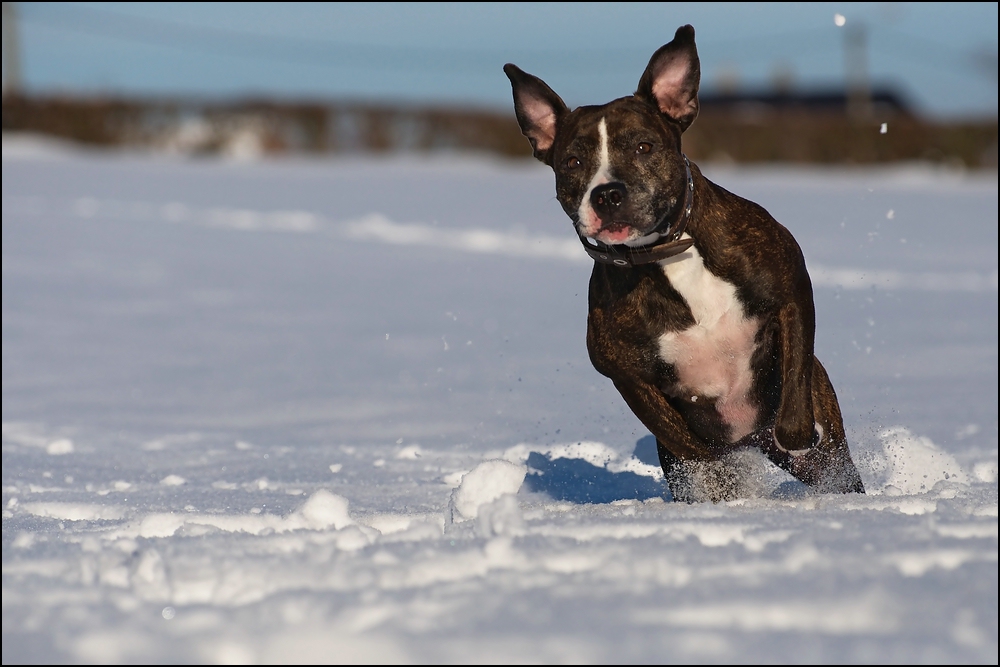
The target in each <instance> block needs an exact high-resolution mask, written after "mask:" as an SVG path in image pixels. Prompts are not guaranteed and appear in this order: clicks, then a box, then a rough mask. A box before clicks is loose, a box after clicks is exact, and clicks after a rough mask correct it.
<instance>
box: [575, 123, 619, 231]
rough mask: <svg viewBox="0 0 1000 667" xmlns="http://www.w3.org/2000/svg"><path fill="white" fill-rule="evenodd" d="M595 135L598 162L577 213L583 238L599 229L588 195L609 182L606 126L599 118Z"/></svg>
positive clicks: (609, 169) (599, 224)
mask: <svg viewBox="0 0 1000 667" xmlns="http://www.w3.org/2000/svg"><path fill="white" fill-rule="evenodd" d="M597 133H598V136H599V137H600V146H599V147H598V158H599V159H600V162H599V163H598V165H597V171H596V172H594V176H593V177H592V178H591V179H590V183H589V184H588V185H587V191H586V192H585V193H583V199H582V200H581V201H580V209H579V210H578V212H577V214H578V216H579V220H580V233H581V234H582V235H583V236H593V235H594V234H596V233H597V232H598V230H600V228H601V221H600V218H598V217H597V213H596V212H595V211H594V207H593V206H591V205H590V193H591V192H593V191H594V188H596V187H597V186H598V185H604V184H605V183H610V182H611V159H610V157H609V156H608V124H607V122H606V121H605V119H604V118H601V122H600V123H599V124H598V125H597Z"/></svg>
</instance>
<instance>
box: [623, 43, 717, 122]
mask: <svg viewBox="0 0 1000 667" xmlns="http://www.w3.org/2000/svg"><path fill="white" fill-rule="evenodd" d="M700 83H701V63H700V62H699V61H698V49H697V47H695V45H694V28H693V27H691V26H689V25H684V26H681V27H680V28H678V29H677V32H676V33H675V34H674V39H673V41H672V42H670V43H669V44H665V45H664V46H661V47H660V48H659V50H658V51H657V52H656V53H654V54H653V57H652V58H650V59H649V64H648V65H647V66H646V71H645V72H643V73H642V78H641V79H639V87H638V88H637V89H636V91H635V96H636V97H639V98H641V99H644V100H646V101H647V102H651V103H652V104H655V105H656V106H657V108H659V110H660V112H661V113H664V114H666V115H667V116H670V117H671V118H672V119H674V120H675V121H677V122H678V123H679V124H680V126H681V132H683V131H684V130H686V129H688V126H690V125H691V123H693V122H694V119H695V118H697V117H698V108H699V104H698V86H699V84H700Z"/></svg>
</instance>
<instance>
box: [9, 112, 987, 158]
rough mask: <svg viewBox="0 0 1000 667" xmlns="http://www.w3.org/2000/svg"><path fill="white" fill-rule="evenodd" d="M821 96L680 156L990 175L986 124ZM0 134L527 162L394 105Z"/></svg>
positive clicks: (72, 117)
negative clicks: (939, 168)
mask: <svg viewBox="0 0 1000 667" xmlns="http://www.w3.org/2000/svg"><path fill="white" fill-rule="evenodd" d="M828 97H829V96H827V97H825V98H823V100H825V101H823V102H822V103H819V102H817V103H809V100H808V99H791V100H789V99H783V100H782V99H779V100H777V101H775V100H773V99H763V98H761V99H743V100H733V99H731V97H730V98H720V99H718V100H713V98H712V97H711V96H705V97H704V98H703V100H702V112H701V115H700V116H699V118H698V121H697V122H696V123H695V124H694V125H693V126H692V127H691V128H690V129H689V130H688V132H687V133H686V134H685V137H684V149H685V152H687V154H688V155H690V156H691V157H692V158H693V159H696V160H699V159H700V160H705V159H711V160H723V161H732V162H737V163H755V162H792V163H823V164H844V163H877V162H893V161H900V160H924V161H927V160H929V161H933V162H948V163H953V164H961V165H965V166H967V167H986V168H996V167H997V121H996V119H995V118H993V119H984V120H967V121H951V122H946V121H930V120H926V119H921V118H918V117H916V116H914V115H913V114H911V113H909V111H908V110H906V109H905V108H904V107H902V106H900V105H894V104H889V103H886V104H882V105H881V106H880V105H872V106H871V108H870V109H869V110H868V112H867V113H865V114H864V115H863V116H858V115H857V114H853V115H852V114H848V113H846V111H845V107H844V106H843V105H842V104H840V103H839V102H836V101H834V102H830V100H829V99H828ZM3 130H4V131H5V132H7V131H17V132H35V133H40V134H45V135H50V136H54V137H60V138H64V139H68V140H72V141H75V142H79V143H82V144H90V145H96V146H124V147H147V148H153V149H162V150H167V151H173V152H178V153H186V154H233V155H248V156H256V155H267V154H281V153H312V154H324V153H396V152H444V151H452V152H455V151H464V152H468V151H473V152H482V153H490V154H495V155H500V156H505V157H511V158H518V157H527V156H529V155H530V151H529V149H528V143H527V141H526V140H525V139H524V138H523V137H522V136H521V133H520V131H519V130H518V127H517V124H516V122H515V121H514V114H513V111H512V110H511V111H505V112H501V111H494V110H484V109H471V108H456V107H445V106H416V105H404V104H399V105H393V104H374V103H373V104H366V103H349V102H302V103H297V102H281V101H273V100H239V101H226V102H219V101H203V100H201V101H200V100H182V99H127V98H111V97H91V98H84V97H69V96H56V95H52V96H23V95H6V96H4V98H3Z"/></svg>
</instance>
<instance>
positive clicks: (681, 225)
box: [580, 155, 694, 266]
mask: <svg viewBox="0 0 1000 667" xmlns="http://www.w3.org/2000/svg"><path fill="white" fill-rule="evenodd" d="M682 157H683V158H684V172H685V174H686V176H687V187H685V188H684V207H683V209H681V213H680V215H679V216H678V218H677V220H676V221H674V223H673V224H671V223H670V220H669V219H668V218H664V219H663V220H662V221H660V223H659V224H658V225H656V228H655V229H653V231H652V232H650V234H659V235H660V237H659V238H658V239H656V241H654V242H652V243H650V244H648V245H643V246H638V247H632V246H628V245H625V244H618V245H606V244H604V243H601V242H600V241H598V240H597V239H591V238H584V237H582V236H581V237H580V242H581V243H583V248H584V250H586V251H587V254H588V255H590V256H591V257H592V258H593V259H594V260H595V261H597V262H600V263H602V264H614V265H615V266H638V265H641V264H652V263H653V262H658V261H660V260H661V259H666V258H668V257H673V256H674V255H679V254H680V253H682V252H684V251H685V250H687V249H688V248H690V247H691V246H692V245H693V244H694V239H693V238H691V237H688V238H686V239H682V238H681V234H683V233H684V229H685V228H686V227H687V221H688V218H689V217H690V216H691V208H692V207H693V206H694V178H692V176H691V163H690V162H689V161H688V159H687V156H686V155H682ZM624 199H625V186H624V185H622V184H621V183H605V184H604V185H602V186H600V187H598V188H594V191H593V192H591V193H590V204H591V206H593V207H594V210H595V211H597V212H598V214H601V213H603V214H605V215H609V214H611V213H613V212H614V211H616V210H617V209H618V207H619V206H621V203H622V202H623V201H624ZM664 232H665V233H664Z"/></svg>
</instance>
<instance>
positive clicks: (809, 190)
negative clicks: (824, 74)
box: [2, 135, 998, 664]
mask: <svg viewBox="0 0 1000 667" xmlns="http://www.w3.org/2000/svg"><path fill="white" fill-rule="evenodd" d="M703 166H704V168H705V169H706V171H707V172H708V174H709V176H710V177H712V178H714V179H715V180H717V182H719V183H720V184H722V185H723V186H724V187H726V188H727V189H729V190H731V191H733V192H736V193H738V194H740V195H742V196H745V197H748V198H750V199H752V200H754V201H757V202H759V203H761V204H762V205H764V206H765V207H767V208H768V209H769V210H770V211H771V212H772V213H773V214H774V215H775V217H777V218H778V219H779V220H780V221H782V222H783V224H785V225H786V226H788V227H789V229H791V230H792V232H793V233H794V234H795V236H796V238H797V239H798V240H799V242H800V244H801V245H802V247H803V250H804V252H805V255H806V260H807V262H808V264H809V267H810V269H811V272H812V275H813V283H814V288H815V293H816V305H817V326H818V330H817V352H818V355H819V357H820V358H821V359H822V361H823V362H824V364H825V366H826V367H827V369H828V371H829V373H830V375H831V378H832V380H833V383H834V386H835V387H836V389H837V392H838V396H839V398H840V402H841V407H842V410H843V412H844V416H845V424H846V426H847V428H848V432H849V437H850V440H851V447H852V451H853V453H854V457H855V460H856V462H857V464H858V467H859V470H860V472H861V474H862V477H863V479H864V482H865V485H866V487H867V489H868V491H869V493H868V494H867V495H864V496H839V495H824V494H816V493H813V492H810V490H809V489H807V488H806V487H804V486H803V485H802V484H800V483H798V482H797V481H795V480H794V479H792V478H790V477H789V476H787V475H785V474H784V473H782V472H781V471H779V470H777V469H776V468H774V466H772V465H770V464H769V463H768V462H767V461H766V460H764V459H763V457H761V456H759V455H755V454H753V453H740V454H739V455H737V456H734V457H733V460H732V465H738V466H740V467H741V468H742V469H743V470H745V471H746V475H745V477H746V479H745V482H744V485H743V489H744V492H745V493H746V496H747V497H746V498H744V499H742V500H738V501H733V502H730V503H723V504H717V505H716V504H711V503H692V504H680V503H673V502H671V501H670V498H669V494H666V493H665V492H664V489H663V482H662V473H661V472H660V470H659V466H658V464H657V460H656V451H655V444H654V442H653V440H652V438H651V437H650V436H649V434H648V432H647V431H645V429H644V428H643V427H642V425H641V424H639V423H638V421H637V420H636V419H635V417H634V416H633V415H632V414H631V413H630V412H629V411H628V409H627V407H626V406H625V405H624V403H623V401H622V400H621V398H620V396H619V395H618V394H617V392H616V391H615V389H614V387H613V386H611V384H610V383H609V382H608V381H607V380H605V379H604V378H602V377H601V376H599V375H598V374H597V373H596V372H595V371H594V370H593V369H592V367H591V366H590V362H589V360H588V358H587V353H586V349H585V339H584V335H585V323H586V292H587V282H588V278H589V271H590V264H589V260H588V259H587V258H586V256H585V255H584V253H583V249H582V248H580V247H579V242H578V241H576V240H575V239H574V238H573V236H572V229H571V227H570V225H569V224H568V221H567V220H566V219H565V215H564V214H563V213H562V211H561V210H560V209H559V206H558V204H557V202H555V200H554V197H553V192H552V176H551V173H550V172H548V171H547V170H546V169H545V168H544V167H542V166H541V165H536V164H534V163H521V162H503V161H495V160H490V159H487V158H473V157H454V156H440V157H436V158H433V159H418V158H414V157H400V158H385V159H374V158H364V157H354V158H342V159H323V160H319V159H316V160H306V159H287V160H281V161H278V160H274V161H263V162H259V161H258V162H253V161H245V160H232V161H226V160H207V159H205V160H187V159H181V158H176V157H173V158H169V157H163V156H155V155H139V154H114V153H100V152H88V151H84V150H80V149H71V148H68V147H66V146H63V145H59V144H56V143H54V142H45V141H39V140H37V139H33V138H30V137H27V138H26V137H16V136H8V135H4V138H3V183H2V193H3V202H2V204H3V209H2V213H3V245H2V252H3V364H2V368H3V371H2V372H3V610H4V611H3V619H4V620H3V660H4V662H5V663H8V662H43V661H44V662H54V661H61V662H67V661H69V662H153V661H156V662H181V661H185V662H223V663H229V662H267V663H270V662H303V661H311V662H319V661H322V662H346V663H356V662H473V661H474V662H503V661H509V662H553V663H554V662H736V661H738V662H820V661H822V662H890V661H891V662H925V663H926V662H948V663H954V662H976V663H989V664H995V663H996V660H997V514H998V512H997V495H998V494H997V460H998V457H997V379H998V378H997V224H996V220H997V178H996V174H995V173H985V174H983V173H962V172H955V171H951V170H947V169H938V168H934V167H929V166H922V165H902V166H898V167H891V168H878V169H875V168H871V169H861V168H856V169H847V168H800V167H796V168H790V167H769V168H763V167H759V168H739V167H723V166H713V165H703ZM887 212H891V214H887Z"/></svg>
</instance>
